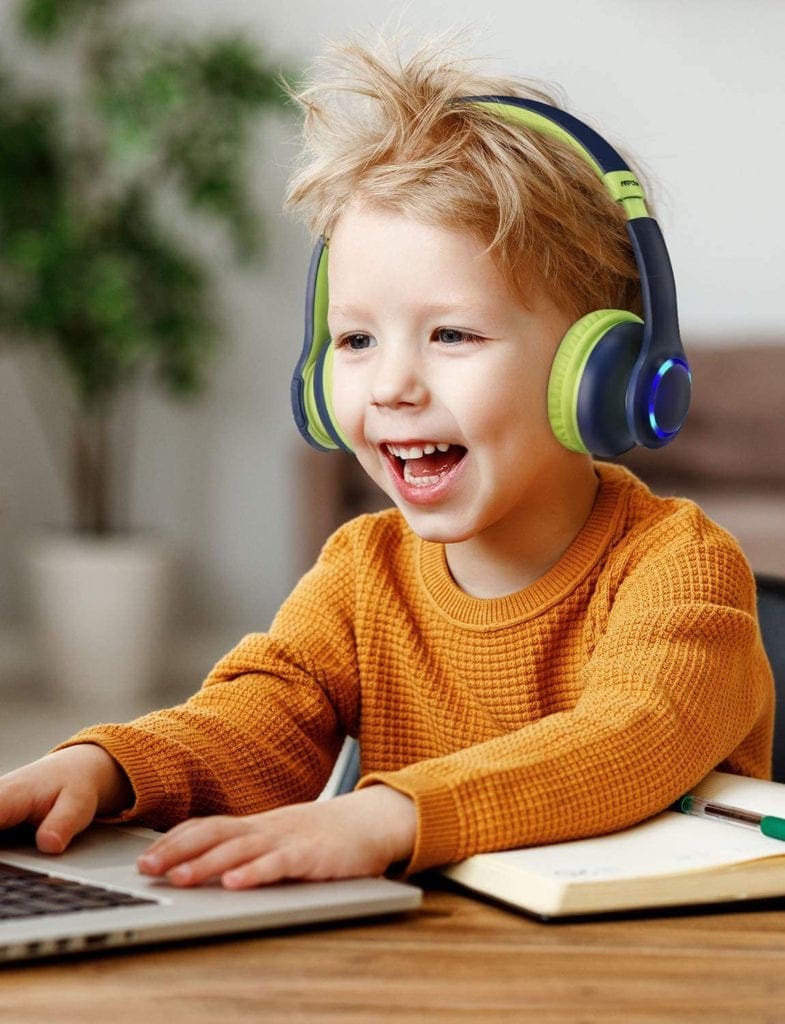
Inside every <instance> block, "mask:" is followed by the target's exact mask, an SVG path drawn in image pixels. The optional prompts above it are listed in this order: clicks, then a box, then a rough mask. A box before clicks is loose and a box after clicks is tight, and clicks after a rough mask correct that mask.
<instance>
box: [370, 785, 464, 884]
mask: <svg viewBox="0 0 785 1024" xmlns="http://www.w3.org/2000/svg"><path fill="white" fill-rule="evenodd" d="M377 783H381V784H382V785H384V786H389V787H390V788H391V789H395V790H397V791H398V792H399V793H403V794H404V795H405V796H408V797H410V798H411V799H412V800H413V801H414V805H415V809H416V811H417V836H416V838H415V843H414V850H413V852H412V856H411V858H410V860H409V862H408V863H407V864H406V865H405V866H404V868H403V874H404V875H413V874H416V873H417V872H418V871H424V870H425V869H426V868H432V867H437V866H438V865H440V864H449V863H451V862H452V861H455V860H458V859H459V857H458V854H457V850H458V847H459V842H460V840H459V836H460V825H459V815H458V808H457V805H456V803H455V800H454V799H453V794H452V792H451V791H450V789H449V788H448V787H446V786H445V785H444V783H443V782H441V781H438V780H436V779H431V778H429V777H428V776H427V775H422V774H420V773H419V772H417V771H415V770H414V769H412V768H404V769H401V771H397V772H373V774H371V775H364V776H363V777H362V779H360V781H359V783H358V784H357V788H358V789H363V788H364V787H365V786H372V785H376V784H377Z"/></svg>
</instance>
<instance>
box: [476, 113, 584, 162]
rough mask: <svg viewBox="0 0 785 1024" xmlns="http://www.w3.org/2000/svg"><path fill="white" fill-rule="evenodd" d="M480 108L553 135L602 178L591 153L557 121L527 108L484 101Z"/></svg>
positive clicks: (504, 118)
mask: <svg viewBox="0 0 785 1024" xmlns="http://www.w3.org/2000/svg"><path fill="white" fill-rule="evenodd" d="M475 105H476V106H478V107H485V108H486V110H489V111H490V112H491V113H492V114H494V116H496V117H500V118H502V119H503V120H505V121H512V122H516V123H520V124H523V125H525V126H526V127H527V128H533V129H534V131H536V132H540V133H541V134H543V135H551V136H552V137H553V138H554V139H558V140H559V142H563V143H564V144H565V145H566V146H569V147H570V148H571V149H574V150H575V152H576V153H578V154H579V155H580V156H582V157H583V159H584V160H585V161H586V163H587V164H589V165H590V166H591V167H592V168H593V170H594V173H595V174H596V175H597V177H598V178H602V176H603V171H602V168H601V167H600V165H599V164H598V163H597V161H596V160H595V159H594V157H593V156H592V155H591V153H590V152H589V151H588V149H586V148H585V147H584V146H582V145H581V144H580V142H578V140H577V139H576V138H574V136H572V135H570V133H569V132H568V131H566V130H565V129H564V128H562V126H561V125H560V124H557V123H556V122H555V121H551V119H550V118H549V117H545V115H544V114H538V113H537V111H536V110H529V109H527V108H526V107H517V106H514V105H513V104H506V103H486V102H485V101H483V100H479V101H477V103H476V104H475Z"/></svg>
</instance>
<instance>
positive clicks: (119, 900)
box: [0, 864, 155, 921]
mask: <svg viewBox="0 0 785 1024" xmlns="http://www.w3.org/2000/svg"><path fill="white" fill-rule="evenodd" d="M154 902H155V900H148V899H144V898H143V897H141V896H134V895H133V893H130V892H120V891H118V890H116V889H104V888H101V887H100V886H98V885H90V884H88V883H87V882H75V881H71V880H69V879H67V878H56V877H54V876H52V875H45V874H43V872H40V871H30V870H28V869H27V868H18V867H15V866H14V865H12V864H0V921H8V920H10V919H11V918H20V917H36V916H38V915H40V914H70V913H73V911H75V910H103V909H105V908H107V907H130V906H137V905H139V904H143V903H154Z"/></svg>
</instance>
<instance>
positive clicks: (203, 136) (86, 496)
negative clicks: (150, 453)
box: [0, 0, 286, 693]
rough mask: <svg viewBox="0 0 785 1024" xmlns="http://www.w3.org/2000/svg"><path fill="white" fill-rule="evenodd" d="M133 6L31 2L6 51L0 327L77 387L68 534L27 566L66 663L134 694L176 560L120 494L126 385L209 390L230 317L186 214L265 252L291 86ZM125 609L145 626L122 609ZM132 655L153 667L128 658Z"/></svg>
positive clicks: (1, 87)
mask: <svg viewBox="0 0 785 1024" xmlns="http://www.w3.org/2000/svg"><path fill="white" fill-rule="evenodd" d="M132 7H133V4H132V3H130V2H129V0H21V2H20V3H18V5H17V8H16V11H15V16H16V22H17V27H18V30H19V36H20V40H21V41H22V45H24V46H26V47H27V48H28V51H29V52H27V51H26V52H25V53H24V60H23V61H22V62H20V61H19V59H18V58H19V55H18V53H16V54H13V55H11V54H8V53H6V54H3V52H2V50H3V47H2V45H0V153H2V160H0V340H1V341H2V343H3V344H4V345H23V344H26V345H36V346H38V347H39V350H40V351H41V352H45V353H46V355H47V358H48V359H49V361H50V362H53V363H55V364H56V365H57V366H58V367H59V369H60V370H61V376H62V381H63V384H64V387H65V389H66V390H67V392H68V394H69V396H70V406H71V408H72V417H71V422H72V431H71V439H70V445H69V447H70V455H69V457H68V465H67V467H66V473H65V474H64V475H65V477H66V478H67V480H68V490H69V496H70V505H71V509H72V527H73V529H72V530H71V531H69V534H70V535H69V537H67V538H65V537H62V536H61V537H59V538H57V540H56V542H51V541H50V542H48V543H47V544H46V545H43V546H41V545H39V546H38V548H37V552H36V554H35V556H34V558H33V565H34V566H35V568H36V573H37V575H38V576H39V577H40V576H41V575H42V574H47V573H48V576H49V579H48V582H46V583H45V584H44V585H43V588H41V587H40V586H38V587H37V588H36V589H37V593H38V598H37V601H36V604H37V606H38V607H39V609H40V608H45V609H46V610H47V612H48V615H49V625H48V626H45V627H44V633H45V638H46V639H47V640H48V642H49V649H50V651H51V660H53V661H54V662H55V663H56V666H57V668H56V673H57V677H58V679H59V680H60V681H61V682H63V684H64V685H68V680H69V679H70V680H71V683H70V685H71V687H72V688H76V689H78V690H79V691H80V692H82V693H87V692H89V691H90V690H91V689H93V690H95V689H97V688H99V687H101V686H103V685H104V684H105V683H106V682H107V681H108V680H107V674H109V675H110V676H111V677H112V678H113V679H114V681H115V685H116V686H117V687H119V688H120V689H123V688H126V689H127V688H128V687H131V686H134V685H137V684H138V685H145V684H146V682H147V681H148V680H147V678H146V677H149V674H150V672H151V671H152V670H153V658H152V655H153V654H154V650H155V648H156V643H155V642H154V635H155V633H156V624H157V623H160V622H161V621H163V618H164V606H165V596H164V594H163V591H161V596H159V597H158V598H156V597H155V594H154V587H153V584H154V581H156V580H157V581H158V584H159V585H160V587H162V586H163V583H164V579H165V571H164V568H163V566H162V563H161V559H160V557H156V553H155V546H154V545H150V544H143V543H142V542H141V541H140V540H139V538H137V537H135V536H134V534H133V531H132V530H131V529H130V527H132V525H133V524H129V523H126V522H124V521H123V516H122V509H121V507H119V503H118V501H117V498H116V495H117V493H118V491H119V488H118V481H117V479H116V473H117V471H118V466H117V460H116V459H115V450H114V445H113V437H114V436H116V431H117V418H118V416H120V415H122V405H123V403H122V401H121V399H122V398H123V396H124V394H126V393H127V392H128V391H129V390H131V389H133V388H134V387H138V386H139V381H140V380H144V381H148V380H150V379H156V380H157V382H158V383H159V384H160V386H161V387H163V388H164V389H165V390H166V391H167V392H169V393H171V394H172V395H177V396H189V395H194V394H197V393H199V392H200V390H202V389H203V388H204V386H205V383H206V379H207V371H208V366H209V361H210V358H211V357H212V355H213V353H214V350H215V347H216V343H215V342H216V336H217V329H218V326H219V325H218V323H217V322H216V318H215V315H214V312H213V310H214V308H215V304H214V303H213V302H212V300H211V267H210V264H209V261H208V260H207V258H206V257H204V256H203V255H201V256H200V255H199V254H198V249H197V247H196V246H195V245H194V244H189V242H188V241H187V237H188V233H189V228H190V225H191V223H192V222H193V221H194V220H195V219H203V220H207V221H213V222H215V223H216V224H217V225H219V226H220V229H221V230H223V231H225V232H226V233H227V234H228V236H229V238H230V239H231V241H232V243H233V247H234V248H233V252H234V255H235V257H236V258H237V259H238V260H247V259H250V258H252V257H255V256H257V255H258V254H259V252H260V242H261V236H260V228H261V220H260V215H259V213H258V212H257V211H256V210H255V208H254V205H253V202H252V200H251V197H250V187H249V182H250V170H249V164H250V155H251V146H252V142H253V141H254V134H255V128H256V126H257V124H258V121H259V118H260V115H261V114H262V113H263V112H265V111H267V110H272V109H275V108H279V109H280V108H281V107H282V106H283V104H284V103H285V99H286V97H285V93H284V90H283V89H282V88H281V86H280V84H279V74H278V69H277V68H275V67H272V66H271V64H270V63H269V61H268V60H267V59H265V58H264V57H263V56H262V55H261V54H260V53H259V52H258V51H257V49H256V48H255V47H254V46H252V45H251V44H250V43H248V42H246V41H245V40H243V39H242V38H240V37H239V36H228V37H210V38H207V39H197V40H194V39H189V38H183V36H182V33H181V34H179V35H178V36H177V37H175V36H173V35H169V34H166V33H165V32H164V31H163V30H162V29H160V28H155V27H153V26H151V25H150V24H144V23H140V22H139V21H138V20H134V19H133V18H132V16H131V15H132V13H133V12H132V11H131V8H132ZM53 51H54V53H53ZM52 57H56V58H57V60H56V61H55V60H52ZM14 58H16V70H12V69H13V68H14V66H15V64H14ZM36 61H37V62H38V63H39V64H40V65H41V66H42V67H46V69H47V75H46V78H47V82H48V85H47V86H46V87H42V86H41V85H40V81H41V79H42V78H43V77H44V76H42V75H38V76H36V75H35V74H34V73H33V72H34V71H35V67H34V65H35V62H36ZM52 67H59V68H61V69H62V72H63V74H62V76H61V79H62V80H59V81H55V82H52V73H51V68H52ZM36 78H37V80H38V84H33V83H34V80H35V79H36ZM53 559H54V560H55V562H56V563H57V564H56V565H54V566H53V565H52V561H53ZM79 566H81V568H80V567H79ZM86 567H90V570H91V572H93V573H94V574H95V575H94V576H90V575H85V573H86ZM123 582H126V583H133V584H134V586H135V587H136V591H135V593H134V594H133V595H132V596H129V597H122V596H121V594H120V590H119V588H120V585H121V583H123ZM160 587H159V589H160ZM139 589H141V593H142V595H143V596H142V597H140V596H139ZM91 605H92V606H93V607H94V611H95V612H96V614H97V616H98V619H97V621H91V620H90V619H89V615H88V612H89V610H90V606H91ZM122 606H125V610H126V613H127V614H128V615H129V616H130V620H133V619H136V622H137V627H138V628H139V629H140V630H141V632H142V639H141V640H140V639H139V638H136V637H133V636H132V635H131V628H132V621H126V622H125V623H124V624H123V623H121V622H120V621H119V620H120V618H121V608H122ZM114 619H117V620H118V621H117V623H114V622H113V620H114ZM115 627H116V629H117V631H118V634H119V638H120V646H119V647H114V648H112V646H111V643H110V642H109V639H108V638H109V634H110V633H111V632H112V630H113V628H115ZM58 636H59V639H58V638H57V637H58ZM81 640H84V641H86V643H87V647H88V650H87V652H86V661H85V660H83V655H82V654H79V653H78V652H77V651H76V647H77V646H79V644H78V643H77V641H81ZM82 646H83V645H82ZM134 652H135V653H136V655H141V656H142V662H145V661H146V665H145V664H142V663H140V664H137V666H136V667H135V668H131V667H130V666H129V664H128V663H129V662H130V660H131V655H132V654H133V653H134ZM118 673H119V675H120V679H119V680H118ZM90 679H93V680H94V682H93V683H90Z"/></svg>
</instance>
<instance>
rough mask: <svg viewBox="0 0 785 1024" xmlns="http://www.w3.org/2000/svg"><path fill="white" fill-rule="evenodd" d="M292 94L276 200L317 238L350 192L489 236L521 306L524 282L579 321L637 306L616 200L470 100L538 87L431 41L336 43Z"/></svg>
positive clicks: (586, 173) (555, 148)
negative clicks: (289, 166) (477, 69)
mask: <svg viewBox="0 0 785 1024" xmlns="http://www.w3.org/2000/svg"><path fill="white" fill-rule="evenodd" d="M312 77H313V79H314V80H313V82H312V84H310V85H308V86H307V87H306V88H304V89H303V90H302V91H300V92H294V91H291V95H292V98H293V99H294V100H295V101H296V102H297V103H298V104H299V105H300V107H301V108H302V110H303V111H304V113H305V119H304V126H303V133H304V134H303V138H304V144H303V151H302V157H301V166H300V168H299V170H298V171H297V172H296V173H295V175H294V177H293V179H292V181H291V183H290V186H289V189H288V192H287V195H286V201H285V205H286V207H287V208H289V209H292V210H294V211H295V212H297V213H298V214H299V215H300V216H301V218H302V219H304V220H305V221H306V223H307V224H308V225H309V227H310V228H311V230H312V231H313V232H314V234H316V235H327V236H329V233H330V231H331V229H332V227H333V225H334V224H335V222H336V220H337V218H338V217H339V215H340V213H341V211H342V210H343V208H344V207H345V206H346V204H347V203H348V202H349V201H350V200H358V201H360V202H369V203H371V204H374V205H378V206H380V207H383V208H386V209H391V210H395V211H396V212H400V213H404V214H406V215H407V216H410V217H412V218H414V219H415V220H418V221H420V222H423V223H431V224H437V225H440V226H445V227H451V228H455V229H458V230H464V231H467V232H469V233H470V234H472V235H473V236H475V237H476V238H478V239H480V240H481V242H482V243H483V244H485V245H487V248H488V251H489V252H490V254H491V255H492V256H493V258H494V259H495V261H496V263H497V266H498V267H499V269H500V271H501V272H502V274H503V275H504V277H505V278H506V280H507V282H508V284H509V286H510V287H511V288H512V290H513V292H514V294H516V295H517V296H518V297H519V298H520V299H521V301H523V302H524V303H526V304H529V303H530V301H531V298H532V285H535V286H536V285H539V286H541V287H543V288H544V289H545V290H546V292H547V293H548V294H549V296H550V297H551V299H552V300H553V301H554V302H555V303H556V304H557V305H558V306H559V307H560V308H561V309H562V310H564V311H565V312H567V313H568V314H572V315H573V316H575V317H576V319H577V318H578V317H580V316H582V315H584V314H585V313H587V312H590V311H591V310H594V309H600V308H621V309H631V310H633V311H634V312H640V288H639V280H638V271H637V267H636V264H635V259H634V257H633V254H632V249H631V246H630V243H629V240H628V236H627V232H626V229H625V215H624V211H623V210H622V208H621V206H620V204H618V203H616V202H614V201H613V200H612V199H611V198H610V196H609V195H608V193H607V191H606V189H605V187H604V186H603V184H602V182H601V181H600V180H599V178H598V177H597V175H596V174H595V172H594V171H593V170H592V169H591V168H590V167H589V165H588V164H587V163H586V161H585V160H583V159H582V158H581V157H580V155H578V154H577V153H576V152H574V151H573V150H572V149H571V148H569V147H568V146H566V145H565V144H563V143H560V142H558V141H556V140H554V139H552V138H550V137H549V136H545V135H542V134H541V133H539V132H536V131H533V130H529V129H527V128H525V127H524V126H522V125H519V124H514V125H513V124H510V123H509V122H507V121H506V120H502V119H501V118H499V117H497V116H496V115H494V114H492V113H490V112H488V110H487V109H485V108H483V107H481V106H479V105H477V104H472V103H459V102H458V103H457V102H455V101H456V100H458V99H460V98H461V97H466V96H478V95H506V96H522V97H528V98H536V99H540V100H543V101H544V102H546V103H550V104H552V105H553V106H561V104H560V103H559V102H558V100H557V99H556V97H555V96H554V95H552V94H551V93H549V91H548V90H546V89H545V88H544V87H543V86H542V85H534V84H532V83H531V82H527V81H524V80H521V79H502V78H491V77H486V76H478V75H476V74H475V73H474V72H473V70H472V67H471V65H470V63H469V62H467V61H465V60H462V59H461V58H459V57H452V56H445V54H444V51H443V49H442V48H441V47H439V48H437V47H435V46H434V45H433V44H431V45H428V46H426V47H424V48H422V49H421V50H419V51H418V52H417V53H415V54H414V55H413V56H412V57H410V58H409V59H407V60H404V59H403V58H402V57H401V55H400V53H399V52H398V51H397V49H396V48H395V44H392V45H390V46H384V45H378V46H376V47H375V48H370V47H368V46H365V45H363V44H362V43H360V42H357V41H350V42H348V43H345V44H342V45H336V46H334V47H332V48H331V50H330V51H328V53H327V55H326V56H325V57H324V58H323V59H322V61H320V62H319V63H318V64H317V66H316V68H315V69H314V71H313V72H312Z"/></svg>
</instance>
